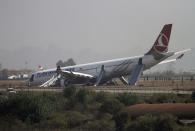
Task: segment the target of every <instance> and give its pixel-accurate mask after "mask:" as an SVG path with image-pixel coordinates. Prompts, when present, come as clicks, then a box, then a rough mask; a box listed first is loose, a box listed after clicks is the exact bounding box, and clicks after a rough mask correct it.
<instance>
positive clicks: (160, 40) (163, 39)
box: [148, 24, 172, 54]
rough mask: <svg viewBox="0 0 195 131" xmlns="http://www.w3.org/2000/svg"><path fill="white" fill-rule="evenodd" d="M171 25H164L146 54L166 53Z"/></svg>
mask: <svg viewBox="0 0 195 131" xmlns="http://www.w3.org/2000/svg"><path fill="white" fill-rule="evenodd" d="M171 28H172V24H168V25H165V26H164V27H163V29H162V30H161V32H160V34H159V36H158V37H157V39H156V41H155V43H154V45H153V47H152V49H151V50H150V51H149V52H148V53H155V54H156V53H157V54H163V53H166V52H167V51H168V45H169V38H170V35H171Z"/></svg>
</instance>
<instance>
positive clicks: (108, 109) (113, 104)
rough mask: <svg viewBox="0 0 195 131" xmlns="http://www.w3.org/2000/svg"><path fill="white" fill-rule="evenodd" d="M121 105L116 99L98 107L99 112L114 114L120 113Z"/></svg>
mask: <svg viewBox="0 0 195 131" xmlns="http://www.w3.org/2000/svg"><path fill="white" fill-rule="evenodd" d="M122 106H123V104H121V103H120V102H119V101H118V100H117V99H109V100H106V101H105V102H103V103H102V105H101V106H100V111H101V112H104V113H110V114H116V113H117V112H119V111H120V109H121V108H122Z"/></svg>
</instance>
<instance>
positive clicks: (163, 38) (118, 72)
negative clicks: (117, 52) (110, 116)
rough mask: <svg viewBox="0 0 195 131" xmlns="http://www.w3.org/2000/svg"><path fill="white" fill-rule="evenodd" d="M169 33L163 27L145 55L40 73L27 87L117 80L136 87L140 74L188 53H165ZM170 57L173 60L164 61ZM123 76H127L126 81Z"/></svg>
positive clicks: (94, 84)
mask: <svg viewBox="0 0 195 131" xmlns="http://www.w3.org/2000/svg"><path fill="white" fill-rule="evenodd" d="M171 29H172V24H166V25H164V27H163V28H162V30H161V32H160V34H159V35H158V37H157V39H156V41H155V42H154V44H153V46H152V48H151V49H150V50H149V51H148V52H147V53H145V54H144V55H140V56H134V57H125V58H119V59H112V60H107V61H100V62H94V63H87V64H80V65H74V66H67V67H59V66H58V67H57V68H53V69H47V70H41V71H37V72H35V73H32V75H31V77H30V79H29V81H28V84H29V86H40V87H49V86H54V85H56V83H58V84H60V86H68V85H70V84H82V85H93V86H99V85H102V84H104V83H106V82H108V81H110V80H112V79H113V78H120V80H121V81H122V82H123V83H124V84H126V85H136V83H137V81H138V80H139V78H140V76H141V74H142V73H143V71H145V70H147V69H150V68H151V67H153V66H155V65H158V64H164V63H169V62H174V61H177V60H179V59H181V58H182V57H183V55H184V53H185V52H187V51H190V50H191V49H186V50H182V51H178V52H169V51H168V45H169V40H170V36H171ZM177 55H179V56H177ZM171 56H175V57H176V58H174V59H168V60H167V58H169V57H171ZM124 76H128V79H125V77H124Z"/></svg>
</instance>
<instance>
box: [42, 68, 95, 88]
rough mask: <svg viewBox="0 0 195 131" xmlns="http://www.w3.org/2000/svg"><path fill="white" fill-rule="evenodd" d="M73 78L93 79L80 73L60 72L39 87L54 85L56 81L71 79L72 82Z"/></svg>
mask: <svg viewBox="0 0 195 131" xmlns="http://www.w3.org/2000/svg"><path fill="white" fill-rule="evenodd" d="M75 78H78V79H89V80H90V79H93V78H94V77H93V76H92V75H89V74H84V73H80V72H72V71H60V72H58V73H57V75H54V76H52V78H51V79H49V80H48V81H46V82H45V83H43V84H42V85H41V86H40V87H49V86H51V85H54V84H55V82H56V81H57V80H58V79H73V80H74V79H75Z"/></svg>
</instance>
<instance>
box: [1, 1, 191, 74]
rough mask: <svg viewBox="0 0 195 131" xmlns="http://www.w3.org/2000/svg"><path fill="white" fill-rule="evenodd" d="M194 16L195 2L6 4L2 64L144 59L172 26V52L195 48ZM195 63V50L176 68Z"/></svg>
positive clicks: (22, 65)
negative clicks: (124, 58) (168, 27)
mask: <svg viewBox="0 0 195 131" xmlns="http://www.w3.org/2000/svg"><path fill="white" fill-rule="evenodd" d="M194 13H195V1H194V0H0V63H2V66H3V67H4V68H9V69H10V68H14V69H22V68H25V61H27V62H28V64H27V66H28V68H33V69H36V68H37V66H38V65H42V66H44V67H47V68H49V67H55V64H56V62H57V61H58V60H59V59H62V60H67V59H68V58H70V57H71V58H73V59H74V60H75V61H76V62H77V63H78V64H81V63H87V62H94V61H99V60H107V59H113V58H120V57H127V56H134V55H140V54H144V53H145V52H146V51H147V50H149V49H150V48H151V46H152V45H153V43H154V41H155V39H156V37H157V36H158V34H159V32H160V30H161V28H162V27H163V25H164V24H167V23H173V30H172V36H171V40H170V43H169V44H170V46H169V50H170V51H176V50H181V49H186V48H189V47H190V48H192V49H193V48H194V47H195V42H194V39H195V26H194V23H195V14H194ZM194 65H195V53H194V50H192V51H191V52H190V53H187V54H186V56H185V57H184V59H182V60H181V61H180V62H178V63H176V64H174V66H175V68H176V69H178V70H187V71H189V70H194V69H195V67H194ZM163 66H164V65H163ZM163 66H159V67H157V69H161V68H162V67H163ZM164 67H166V66H164Z"/></svg>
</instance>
